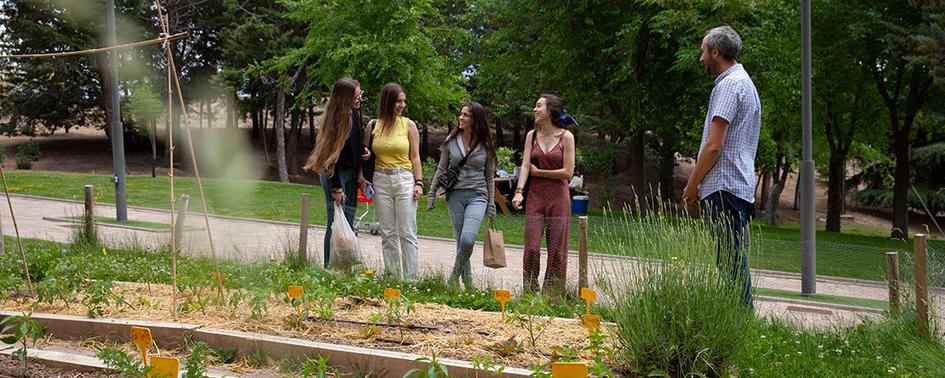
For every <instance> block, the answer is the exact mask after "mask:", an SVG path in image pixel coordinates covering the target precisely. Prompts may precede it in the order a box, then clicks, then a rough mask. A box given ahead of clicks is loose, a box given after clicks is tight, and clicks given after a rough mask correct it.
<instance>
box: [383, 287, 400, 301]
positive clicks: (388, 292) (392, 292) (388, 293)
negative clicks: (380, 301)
mask: <svg viewBox="0 0 945 378" xmlns="http://www.w3.org/2000/svg"><path fill="white" fill-rule="evenodd" d="M399 296H400V290H397V289H391V288H386V289H384V299H390V298H397V297H399Z"/></svg>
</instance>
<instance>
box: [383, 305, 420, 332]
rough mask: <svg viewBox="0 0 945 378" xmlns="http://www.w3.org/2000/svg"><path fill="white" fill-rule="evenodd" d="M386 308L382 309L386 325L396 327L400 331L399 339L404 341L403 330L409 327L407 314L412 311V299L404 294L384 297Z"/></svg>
mask: <svg viewBox="0 0 945 378" xmlns="http://www.w3.org/2000/svg"><path fill="white" fill-rule="evenodd" d="M385 301H386V302H387V310H385V311H384V318H385V319H386V320H387V326H389V327H397V330H398V331H399V333H400V341H401V342H403V341H404V330H405V329H406V328H408V327H410V320H409V319H407V315H410V313H412V312H414V304H413V301H411V300H409V299H407V298H406V297H404V296H399V297H393V298H386V299H385Z"/></svg>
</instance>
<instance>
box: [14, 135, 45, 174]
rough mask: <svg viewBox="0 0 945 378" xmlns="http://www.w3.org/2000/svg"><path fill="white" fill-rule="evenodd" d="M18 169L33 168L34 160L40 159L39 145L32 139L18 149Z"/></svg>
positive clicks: (15, 156) (16, 156) (16, 157)
mask: <svg viewBox="0 0 945 378" xmlns="http://www.w3.org/2000/svg"><path fill="white" fill-rule="evenodd" d="M14 159H16V169H32V168H33V162H34V161H37V160H39V145H38V144H36V142H35V141H33V140H30V141H28V142H26V143H24V144H22V145H20V146H19V147H18V148H17V149H16V155H14Z"/></svg>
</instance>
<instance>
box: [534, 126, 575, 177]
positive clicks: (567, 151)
mask: <svg viewBox="0 0 945 378" xmlns="http://www.w3.org/2000/svg"><path fill="white" fill-rule="evenodd" d="M561 149H562V150H563V151H564V166H563V167H561V169H538V168H537V167H532V169H531V174H532V175H533V176H535V177H546V178H550V179H557V180H570V179H571V176H573V175H574V134H571V132H570V131H565V132H564V136H563V137H562V139H561ZM529 165H531V164H529Z"/></svg>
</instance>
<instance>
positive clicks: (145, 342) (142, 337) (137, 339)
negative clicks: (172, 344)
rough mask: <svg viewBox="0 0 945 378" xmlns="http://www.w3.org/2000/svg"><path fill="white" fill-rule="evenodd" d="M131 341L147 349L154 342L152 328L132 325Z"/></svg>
mask: <svg viewBox="0 0 945 378" xmlns="http://www.w3.org/2000/svg"><path fill="white" fill-rule="evenodd" d="M131 343H132V344H134V345H137V346H138V347H139V348H142V349H144V350H147V349H148V348H150V347H151V344H153V343H154V340H152V339H151V330H150V329H148V328H144V327H131Z"/></svg>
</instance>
